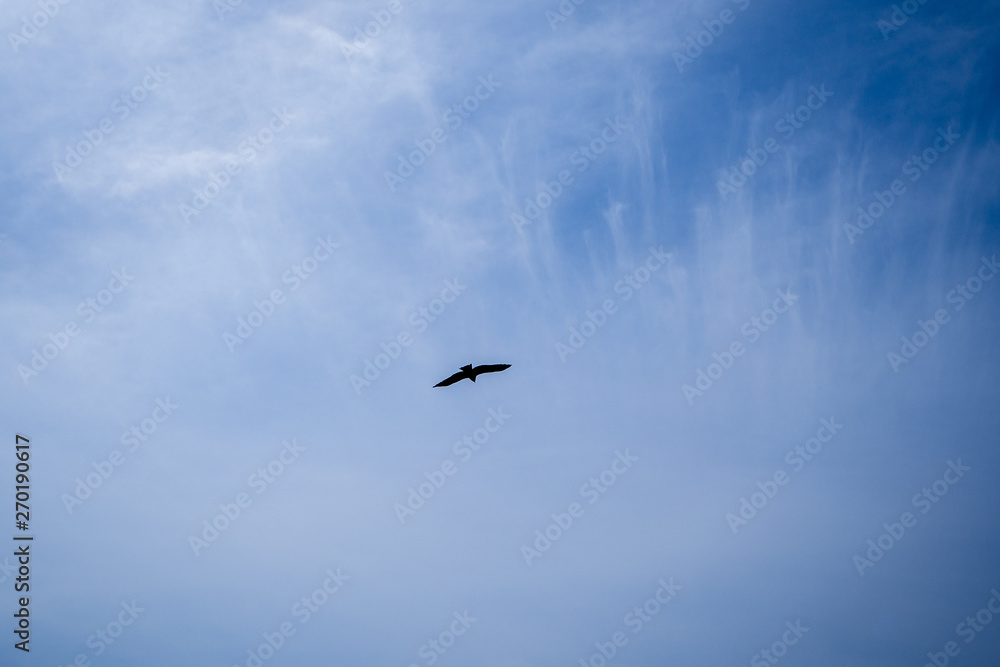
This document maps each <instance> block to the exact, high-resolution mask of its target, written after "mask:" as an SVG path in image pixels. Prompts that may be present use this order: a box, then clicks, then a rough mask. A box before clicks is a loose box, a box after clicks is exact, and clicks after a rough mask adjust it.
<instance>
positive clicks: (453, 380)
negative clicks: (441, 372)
mask: <svg viewBox="0 0 1000 667" xmlns="http://www.w3.org/2000/svg"><path fill="white" fill-rule="evenodd" d="M467 377H469V376H468V375H466V374H465V371H459V372H457V373H455V374H454V375H452V376H451V377H450V378H448V379H447V380H441V381H440V382H438V383H437V384H436V385H434V386H435V387H447V386H448V385H451V384H455V383H456V382H458V381H459V380H462V379H464V378H467Z"/></svg>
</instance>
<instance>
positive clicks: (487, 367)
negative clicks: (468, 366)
mask: <svg viewBox="0 0 1000 667" xmlns="http://www.w3.org/2000/svg"><path fill="white" fill-rule="evenodd" d="M508 368H510V364H484V365H482V366H476V367H475V368H473V369H472V372H473V373H475V374H476V375H479V374H480V373H499V372H500V371H505V370H507V369H508Z"/></svg>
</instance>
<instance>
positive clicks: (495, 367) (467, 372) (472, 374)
mask: <svg viewBox="0 0 1000 667" xmlns="http://www.w3.org/2000/svg"><path fill="white" fill-rule="evenodd" d="M508 368H510V364H484V365H482V366H476V367H475V368H473V367H472V364H468V365H466V366H462V370H461V371H459V372H458V373H455V374H454V375H452V376H451V377H450V378H448V379H447V380H441V381H440V382H438V383H437V384H436V385H434V386H435V387H447V386H448V385H451V384H455V383H456V382H458V381H459V380H466V379H468V380H472V381H473V382H475V381H476V376H477V375H480V374H482V373H499V372H500V371H505V370H507V369H508Z"/></svg>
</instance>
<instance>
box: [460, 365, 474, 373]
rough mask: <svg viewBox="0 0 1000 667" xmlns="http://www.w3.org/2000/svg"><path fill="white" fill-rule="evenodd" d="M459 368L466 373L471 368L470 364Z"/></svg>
mask: <svg viewBox="0 0 1000 667" xmlns="http://www.w3.org/2000/svg"><path fill="white" fill-rule="evenodd" d="M460 370H463V371H465V372H466V373H468V372H469V371H471V370H472V364H466V365H465V366H462V367H461V369H460Z"/></svg>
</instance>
